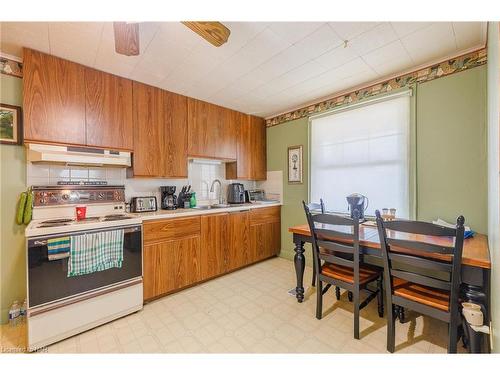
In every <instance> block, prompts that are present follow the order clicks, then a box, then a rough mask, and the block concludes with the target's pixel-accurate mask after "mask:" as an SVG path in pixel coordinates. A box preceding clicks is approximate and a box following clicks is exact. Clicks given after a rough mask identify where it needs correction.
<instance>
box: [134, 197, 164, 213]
mask: <svg viewBox="0 0 500 375" xmlns="http://www.w3.org/2000/svg"><path fill="white" fill-rule="evenodd" d="M157 209H158V206H157V203H156V197H133V198H132V199H131V200H130V212H154V211H156V210H157Z"/></svg>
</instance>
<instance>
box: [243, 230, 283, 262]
mask: <svg viewBox="0 0 500 375" xmlns="http://www.w3.org/2000/svg"><path fill="white" fill-rule="evenodd" d="M280 245H281V234H280V223H279V222H272V223H266V224H256V225H251V226H250V253H251V255H252V258H253V261H258V260H262V259H266V258H270V257H272V256H274V255H277V254H278V253H279V252H280V247H281V246H280Z"/></svg>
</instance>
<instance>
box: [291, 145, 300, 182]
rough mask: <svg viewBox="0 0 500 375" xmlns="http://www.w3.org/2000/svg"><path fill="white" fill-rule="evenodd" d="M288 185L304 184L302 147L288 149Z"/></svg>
mask: <svg viewBox="0 0 500 375" xmlns="http://www.w3.org/2000/svg"><path fill="white" fill-rule="evenodd" d="M288 183H289V184H301V183H302V145H300V146H290V147H288Z"/></svg>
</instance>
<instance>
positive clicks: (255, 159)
mask: <svg viewBox="0 0 500 375" xmlns="http://www.w3.org/2000/svg"><path fill="white" fill-rule="evenodd" d="M249 122H250V128H251V129H250V141H251V144H250V153H249V155H250V157H251V162H250V165H251V178H252V180H265V179H266V178H267V158H266V152H267V151H266V123H265V121H264V119H262V118H260V117H255V116H250V120H249Z"/></svg>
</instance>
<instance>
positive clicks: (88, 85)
mask: <svg viewBox="0 0 500 375" xmlns="http://www.w3.org/2000/svg"><path fill="white" fill-rule="evenodd" d="M85 97H86V111H85V113H86V124H87V127H86V132H87V145H88V146H95V147H106V148H112V149H125V150H132V148H133V130H132V129H133V125H132V123H133V118H132V116H133V113H132V81H130V80H128V79H126V78H122V77H118V76H115V75H112V74H108V73H104V72H100V71H98V70H95V69H90V68H85Z"/></svg>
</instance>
